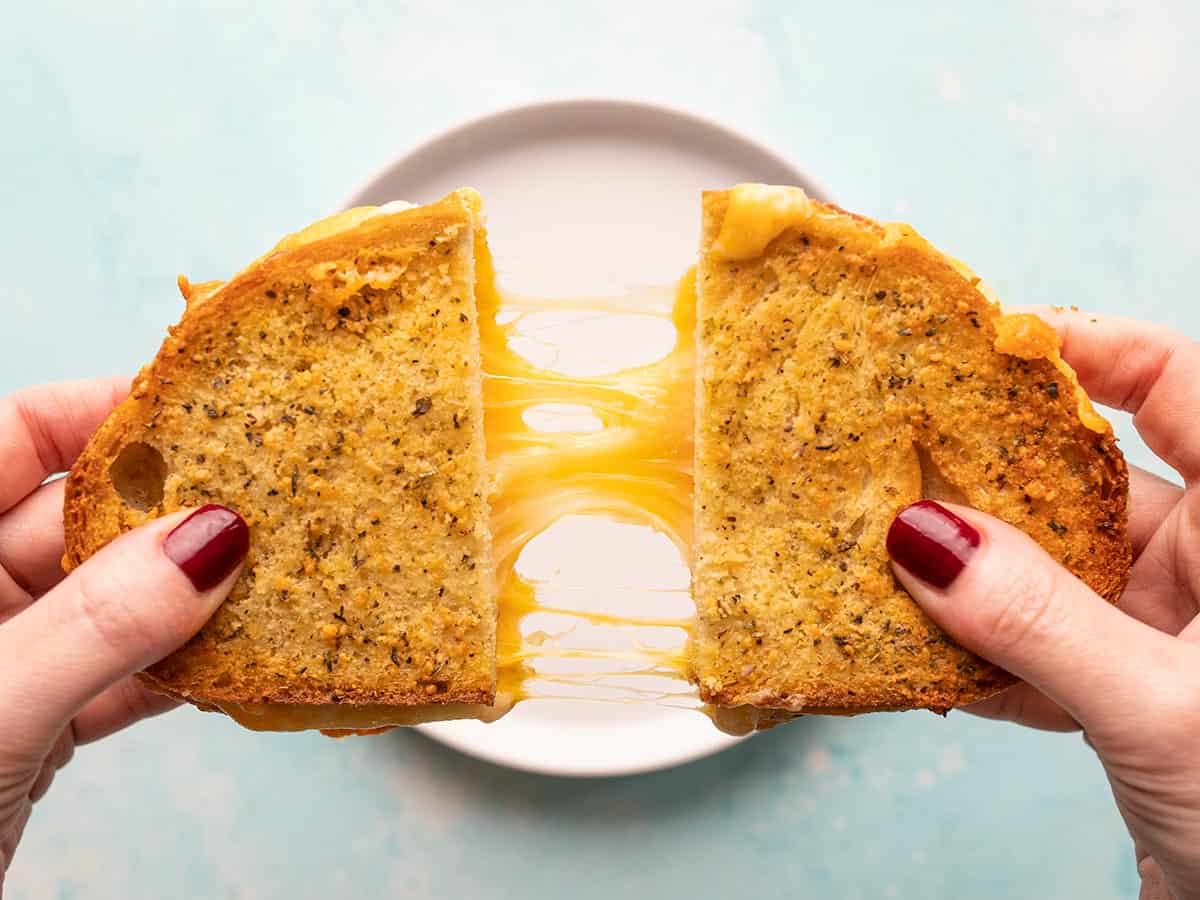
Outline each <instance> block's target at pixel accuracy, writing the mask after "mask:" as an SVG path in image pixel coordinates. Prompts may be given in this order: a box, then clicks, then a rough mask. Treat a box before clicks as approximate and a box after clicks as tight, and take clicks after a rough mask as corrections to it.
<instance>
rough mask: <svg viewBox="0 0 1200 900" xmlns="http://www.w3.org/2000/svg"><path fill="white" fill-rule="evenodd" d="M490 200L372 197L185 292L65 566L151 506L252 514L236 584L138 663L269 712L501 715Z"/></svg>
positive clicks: (96, 449)
mask: <svg viewBox="0 0 1200 900" xmlns="http://www.w3.org/2000/svg"><path fill="white" fill-rule="evenodd" d="M478 210H479V200H478V197H477V195H475V194H474V192H472V191H461V192H457V193H455V194H451V195H450V196H448V197H446V198H445V199H443V200H441V201H439V202H437V203H434V204H431V205H429V206H425V207H417V208H410V209H405V210H402V211H399V212H392V211H390V210H389V209H388V208H381V209H380V210H372V209H357V210H351V211H348V212H346V213H342V214H340V215H338V216H334V217H332V218H331V219H328V220H324V221H322V222H319V223H317V224H315V225H313V226H310V227H309V228H307V229H305V230H304V231H302V232H300V233H298V234H296V235H292V236H290V237H289V238H285V239H284V240H283V241H281V242H280V244H279V246H278V247H276V249H275V250H273V251H272V252H271V253H269V254H267V255H266V256H265V257H263V258H262V259H260V260H258V261H257V262H255V263H254V264H253V265H251V266H250V267H249V268H247V269H246V270H245V271H243V272H242V273H241V274H239V275H237V276H236V277H235V278H233V279H232V280H231V281H229V282H228V283H226V284H221V283H219V282H210V283H207V284H204V285H196V286H191V285H189V284H188V283H187V282H186V280H184V279H181V280H180V286H181V289H182V290H183V293H184V296H185V299H187V301H188V303H187V309H186V311H185V312H184V314H183V318H182V320H181V321H180V322H179V324H178V325H177V326H175V327H174V328H172V329H171V332H170V336H169V337H168V338H167V339H166V341H165V342H164V343H163V345H162V349H161V350H160V351H159V353H158V356H157V357H156V358H155V359H154V361H153V362H152V363H151V364H150V365H149V366H148V367H146V368H145V369H144V370H143V371H142V372H141V373H140V374H139V375H138V377H137V379H136V381H135V382H134V385H133V389H132V393H131V394H130V396H129V398H128V399H127V400H126V401H125V402H124V403H122V404H121V405H120V406H119V407H118V408H117V409H116V411H115V412H114V413H113V414H112V416H111V417H110V418H109V419H108V421H107V422H105V423H104V425H103V427H102V428H101V429H100V430H99V431H98V432H97V434H96V435H95V436H94V437H93V439H92V440H91V442H90V444H89V445H88V447H87V449H86V450H85V452H84V453H83V455H82V456H81V457H80V458H79V461H78V462H77V463H76V465H75V466H74V467H73V469H72V471H71V474H70V477H69V479H68V481H67V488H66V508H65V524H66V557H65V560H64V565H65V566H66V567H67V568H68V569H69V568H71V567H74V566H76V565H78V564H80V563H81V562H82V561H83V560H85V559H87V557H89V556H90V555H91V554H92V553H94V552H95V551H96V550H98V549H99V548H100V547H102V546H103V545H104V544H105V543H106V542H108V541H109V540H111V539H112V538H114V537H115V536H117V535H118V534H119V533H121V532H123V531H126V530H127V529H130V528H133V527H135V526H137V525H139V524H141V523H143V522H145V521H147V520H148V519H150V518H151V517H154V516H159V515H162V514H164V513H168V512H171V511H173V510H177V509H180V508H182V507H190V506H197V505H201V504H204V503H223V504H227V505H229V506H231V507H233V508H234V509H237V510H238V511H239V512H241V513H242V515H243V516H245V518H246V520H247V521H248V522H249V524H250V527H251V547H250V555H249V558H248V560H247V564H246V567H245V570H244V572H243V574H242V576H241V578H240V579H239V581H238V583H237V585H236V586H235V587H234V589H233V592H232V594H231V595H230V597H229V599H228V600H227V601H226V602H225V603H224V604H223V605H222V607H221V608H220V609H219V610H218V611H217V613H216V614H215V615H214V616H213V617H212V619H211V620H210V621H209V623H208V624H207V625H206V626H205V627H204V629H203V630H202V631H201V632H200V633H199V634H198V635H197V636H196V637H195V638H194V639H193V640H192V641H191V642H189V643H188V644H187V645H186V646H185V647H183V648H182V649H181V650H179V651H178V652H176V653H174V654H173V655H171V656H169V657H168V658H166V659H164V660H163V661H162V662H160V663H158V664H157V665H155V666H153V667H152V668H151V669H150V670H149V671H148V672H146V673H144V675H143V678H144V679H145V680H146V682H147V683H148V684H150V685H151V686H152V687H154V688H155V689H157V690H160V691H163V692H165V693H168V694H171V695H173V696H176V697H179V698H182V699H184V700H188V701H190V702H192V703H195V704H197V705H198V706H202V707H205V708H210V709H220V710H223V711H225V712H227V713H229V714H230V715H233V716H234V717H235V718H237V719H238V720H239V721H241V722H242V723H243V724H246V725H248V726H249V727H253V728H260V729H272V730H295V729H300V728H316V727H322V728H331V729H341V728H373V727H378V726H384V725H390V724H410V723H413V722H417V721H426V720H429V719H438V718H455V717H462V716H479V717H487V716H488V715H490V714H491V713H492V704H493V703H494V701H495V693H496V661H495V630H496V608H495V598H494V589H493V585H492V577H493V575H492V565H491V558H490V557H491V548H490V536H489V531H488V521H487V514H488V510H487V503H486V467H485V459H484V443H483V431H482V427H483V415H482V406H481V376H480V355H479V330H478V323H477V321H476V310H475V299H474V254H473V246H472V242H473V241H474V240H475V239H476V237H477V234H476V232H477V230H478V229H477V228H476V223H477V216H478Z"/></svg>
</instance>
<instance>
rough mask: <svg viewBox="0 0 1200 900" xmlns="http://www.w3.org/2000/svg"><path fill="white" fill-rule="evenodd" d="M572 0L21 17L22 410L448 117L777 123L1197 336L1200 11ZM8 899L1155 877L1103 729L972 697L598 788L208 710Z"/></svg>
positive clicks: (161, 724)
mask: <svg viewBox="0 0 1200 900" xmlns="http://www.w3.org/2000/svg"><path fill="white" fill-rule="evenodd" d="M550 6H551V4H518V3H503V4H501V3H496V4H491V3H488V4H484V3H478V4H470V5H468V4H464V3H442V4H438V5H437V6H436V8H434V9H427V8H423V6H420V5H417V4H404V5H401V4H396V3H384V2H378V3H372V2H361V3H356V4H353V5H346V6H344V7H342V8H340V9H337V10H333V9H325V8H323V6H322V5H318V4H310V3H299V2H285V0H260V2H258V3H256V4H253V5H248V6H243V5H242V4H240V3H228V4H219V5H217V4H214V5H212V6H210V7H208V8H203V9H202V8H199V7H191V6H187V5H180V4H168V3H150V2H148V3H135V2H119V3H117V2H112V3H96V4H83V3H80V4H78V6H77V7H72V6H71V5H70V4H61V3H41V4H21V5H20V6H19V7H17V6H15V5H14V6H13V7H11V8H9V9H7V10H6V12H5V14H4V16H3V21H4V24H3V26H2V27H0V123H2V124H0V135H2V137H0V185H3V187H2V188H0V196H2V201H3V202H2V205H0V248H2V249H0V261H2V262H3V277H0V302H2V303H3V311H4V314H3V318H2V319H0V323H2V324H0V329H2V330H3V334H4V337H5V341H4V353H3V354H2V355H0V391H8V390H10V389H14V388H17V387H19V386H20V385H23V384H27V383H31V382H37V381H43V380H51V379H58V378H65V377H74V376H85V375H92V374H98V373H109V372H118V371H126V372H127V371H131V370H132V369H133V368H135V367H136V366H137V365H139V364H140V363H141V362H143V361H144V360H145V359H146V358H148V357H149V355H150V354H151V353H152V352H153V350H154V349H155V347H156V346H157V343H158V341H159V340H160V338H161V336H162V333H163V329H164V326H165V325H166V324H167V323H168V322H170V321H173V320H174V319H175V318H176V316H177V315H178V313H179V311H180V301H179V300H178V295H177V293H176V290H175V287H174V279H175V275H176V273H177V272H179V271H183V272H187V273H188V274H189V275H192V276H194V277H195V278H197V279H200V278H205V277H219V276H222V275H226V274H228V273H229V272H231V271H233V270H234V269H236V268H237V267H239V266H240V265H241V264H243V263H244V262H245V261H246V260H248V259H250V258H252V257H254V256H255V255H257V254H258V253H259V252H261V251H262V250H263V249H264V248H266V247H267V246H269V245H270V244H271V243H272V242H273V241H274V239H275V238H277V237H278V236H279V235H280V234H282V233H283V232H285V231H288V230H291V229H293V228H294V227H295V226H297V225H299V224H301V223H303V222H306V221H308V220H310V219H312V218H314V217H316V216H318V215H321V214H324V213H326V212H328V211H330V210H331V209H332V208H333V207H334V206H335V205H336V204H337V203H338V202H339V201H340V200H341V199H342V198H343V197H344V196H345V195H346V194H347V192H348V191H349V190H350V188H351V187H353V186H355V185H356V184H357V183H359V181H360V180H361V179H362V178H363V177H365V176H366V175H367V174H369V173H370V172H372V171H373V170H374V169H376V168H377V167H378V166H380V165H381V164H382V163H384V162H385V161H386V160H387V159H388V158H389V157H391V156H392V155H394V154H395V153H396V152H397V151H398V150H400V149H402V148H403V147H405V146H407V145H409V144H410V143H412V142H413V141H414V140H416V139H417V138H419V137H421V136H423V135H425V134H427V133H429V132H430V131H432V130H435V129H438V128H440V127H442V126H445V125H449V124H451V123H454V122H456V121H459V120H461V119H463V118H464V117H468V116H471V115H474V114H477V113H479V112H483V111H486V110H490V109H492V108H495V107H498V106H501V105H506V104H509V103H513V102H520V101H525V100H529V99H533V98H537V97H544V96H549V95H558V96H561V95H567V94H619V95H625V96H633V97H643V98H647V99H655V100H661V101H666V102H669V103H673V104H677V105H683V106H685V107H690V108H692V109H695V110H697V111H700V112H703V113H706V114H708V115H710V116H712V117H715V118H718V119H721V120H724V121H726V122H728V123H729V124H731V125H734V126H746V127H749V128H751V129H752V130H753V131H755V132H756V133H759V134H762V135H765V136H767V137H768V138H769V139H771V140H772V141H773V142H774V143H775V144H776V145H777V146H778V147H779V148H780V149H782V150H783V151H785V152H786V153H789V154H791V155H793V156H794V157H796V158H797V159H799V160H800V161H801V163H802V164H804V165H806V166H807V167H808V168H809V169H810V170H811V171H812V172H813V173H814V174H816V175H817V177H818V178H820V179H821V180H822V181H824V182H825V183H826V184H827V185H828V186H829V187H830V188H831V189H832V191H833V192H834V194H835V196H836V197H837V198H838V199H839V201H840V202H842V204H843V205H845V206H847V207H850V208H852V209H857V210H862V211H864V212H867V213H870V214H873V215H876V216H879V217H882V218H903V219H907V220H910V221H912V222H914V223H916V224H917V225H918V227H919V228H921V230H922V231H923V232H924V233H926V234H927V236H929V237H930V238H931V239H932V240H933V241H934V242H935V243H938V244H940V245H942V246H944V247H946V248H947V249H949V250H950V251H952V252H954V253H955V254H956V255H958V256H961V257H962V258H964V259H966V260H969V261H970V263H971V264H972V266H973V267H974V268H976V269H977V270H978V271H979V272H980V273H982V274H983V275H984V276H985V277H986V278H987V279H988V280H989V281H990V282H991V283H992V284H993V286H994V287H995V288H996V290H997V292H998V293H999V294H1000V295H1001V296H1002V297H1004V298H1005V299H1006V300H1008V301H1012V302H1030V303H1034V302H1052V303H1076V304H1079V305H1080V306H1084V307H1087V308H1091V309H1097V310H1105V311H1111V312H1121V313H1125V314H1131V315H1138V316H1141V317H1145V318H1151V319H1156V320H1159V321H1162V322H1169V323H1173V324H1175V325H1176V326H1177V327H1179V328H1181V329H1183V330H1185V331H1187V332H1189V333H1190V334H1193V335H1196V334H1200V306H1198V304H1197V299H1196V297H1195V295H1194V290H1195V285H1196V284H1197V283H1200V262H1198V261H1197V259H1198V257H1197V227H1196V209H1197V208H1198V207H1200V179H1198V178H1197V159H1200V128H1198V127H1197V125H1196V112H1197V108H1198V106H1197V100H1198V93H1200V90H1198V86H1200V61H1198V60H1200V57H1197V55H1196V53H1195V43H1196V38H1197V35H1198V33H1200V29H1198V26H1200V21H1198V17H1197V14H1196V13H1195V12H1194V11H1193V10H1194V9H1195V7H1194V5H1192V4H1188V3H1184V2H1180V3H1176V4H1157V3H1140V4H1135V3H1128V4H1120V3H1104V2H1089V3H1084V2H1079V3H1069V4H1061V5H1058V6H1056V7H1055V8H1054V9H1053V10H1047V9H1046V8H1044V7H1046V6H1048V4H1041V3H1033V2H1030V3H1010V4H1003V3H986V4H985V3H947V4H944V5H939V4H932V3H916V2H907V3H904V4H886V5H884V4H879V7H880V8H879V9H878V10H876V11H873V12H872V11H869V10H868V8H867V7H868V4H861V3H820V4H803V5H802V4H797V3H789V2H759V3H728V4H713V3H692V4H686V5H678V6H674V7H669V6H667V5H666V4H654V3H649V2H642V3H637V4H620V3H594V4H586V5H585V4H577V5H572V4H559V5H558V8H556V9H551V8H550ZM1121 431H1122V434H1123V435H1124V436H1125V437H1126V441H1125V447H1126V450H1127V452H1128V453H1129V455H1130V457H1131V459H1132V460H1134V461H1136V462H1139V463H1142V464H1147V463H1148V458H1147V456H1146V453H1145V451H1144V449H1143V448H1141V447H1140V445H1138V444H1137V443H1136V442H1135V441H1134V440H1133V439H1132V438H1131V432H1130V430H1129V429H1128V426H1127V425H1126V424H1122V426H1121ZM8 891H9V894H8V896H9V897H11V898H14V900H17V898H20V900H24V898H52V897H53V898H69V897H170V896H181V897H184V896H189V897H191V896H194V897H230V898H256V900H258V898H275V897H279V898H285V897H286V898H303V897H337V896H343V895H350V894H352V893H353V894H357V895H360V896H377V895H384V894H386V895H387V896H391V897H414V898H425V897H459V896H463V897H514V898H517V897H519V898H523V900H525V898H528V900H541V898H551V897H558V896H563V895H571V896H573V897H575V898H577V900H586V898H600V897H610V896H647V897H668V896H677V895H684V894H685V893H686V894H687V895H690V896H691V897H693V898H709V897H712V898H728V897H759V896H775V895H788V896H797V897H837V898H842V897H845V898H851V897H861V898H875V897H937V896H946V897H965V896H972V897H979V898H1000V897H1013V896H1037V897H1041V898H1046V897H1063V898H1066V897H1088V898H1101V900H1103V898H1110V897H1132V896H1134V895H1135V894H1136V874H1135V870H1134V865H1133V860H1132V853H1131V848H1130V846H1129V842H1128V839H1127V837H1126V835H1125V832H1124V829H1123V827H1122V825H1121V822H1120V819H1119V817H1118V815H1117V813H1116V811H1115V809H1114V808H1113V806H1112V802H1111V798H1110V796H1109V792H1108V787H1107V785H1106V783H1105V781H1104V779H1103V777H1102V774H1101V772H1100V769H1099V767H1098V765H1097V764H1096V762H1095V761H1094V759H1093V758H1092V757H1091V755H1090V754H1089V752H1088V751H1087V749H1086V748H1085V747H1084V745H1083V744H1082V742H1081V741H1080V740H1079V739H1078V737H1073V736H1067V737H1063V736H1047V735H1039V734H1034V733H1031V732H1023V731H1021V730H1018V729H1016V728H1014V727H1009V726H1005V725H1000V724H993V723H985V722H980V721H976V720H973V719H971V718H969V717H966V716H963V715H951V716H950V717H949V718H948V719H946V720H944V721H943V720H940V719H937V718H935V717H933V716H930V715H927V714H906V715H888V716H873V717H866V718H861V719H857V720H844V721H843V720H807V721H802V722H800V723H798V724H795V725H792V726H790V727H787V728H783V729H779V730H777V731H776V732H774V733H770V734H768V735H766V736H763V737H760V738H757V739H755V740H753V741H751V742H749V743H747V744H744V745H742V746H740V747H739V748H737V749H735V750H733V751H731V752H729V753H726V754H725V755H723V756H721V757H718V758H714V759H710V760H707V761H704V762H701V763H697V764H694V765H691V766H688V767H685V768H682V769H679V770H676V771H673V772H668V773H662V774H658V775H653V776H648V777H641V778H632V779H623V780H617V781H596V782H575V781H557V780H551V779H543V778H538V777H532V776H526V775H521V774H514V773H511V772H506V771H502V770H499V769H494V768H491V767H489V766H486V765H483V764H479V763H475V762H472V761H470V760H467V759H465V758H462V757H459V756H457V755H455V754H453V753H451V752H449V751H446V750H443V749H441V748H439V747H437V746H435V745H433V744H431V743H429V742H427V741H426V740H424V739H423V738H421V737H420V736H418V735H416V734H412V733H403V734H396V735H392V736H388V737H385V738H381V739H375V740H351V741H344V742H340V743H335V742H332V741H328V740H326V739H323V738H319V737H307V736H301V737H272V736H257V735H251V734H248V733H245V732H242V731H239V730H238V729H237V728H236V727H234V726H233V725H232V724H230V723H228V722H226V721H224V720H223V719H221V718H219V717H215V716H206V715H203V714H200V713H197V712H194V711H191V710H187V711H182V712H178V713H175V714H172V715H170V716H167V717H165V718H163V719H160V720H157V721H155V722H152V723H148V724H144V725H142V726H139V727H137V728H135V729H133V730H131V731H130V732H127V733H126V734H124V735H122V736H120V737H118V738H114V739H111V740H109V741H106V742H104V743H102V744H100V745H97V746H94V747H89V748H86V749H84V750H83V751H82V752H80V753H79V755H78V756H77V758H76V761H75V762H74V763H73V764H72V766H71V767H70V768H69V769H68V770H67V771H66V772H65V773H64V774H63V775H62V776H61V777H60V779H59V781H58V783H57V784H56V785H55V788H54V790H53V791H52V792H51V795H50V797H49V798H48V799H47V800H46V801H44V802H43V803H42V804H41V805H39V807H38V809H37V810H36V812H35V815H34V818H33V820H32V823H31V824H30V827H29V831H28V833H27V835H26V837H25V840H24V843H23V845H22V847H21V848H20V852H19V853H18V855H17V859H16V863H15V865H14V867H13V869H12V870H11V872H10V875H9V883H8Z"/></svg>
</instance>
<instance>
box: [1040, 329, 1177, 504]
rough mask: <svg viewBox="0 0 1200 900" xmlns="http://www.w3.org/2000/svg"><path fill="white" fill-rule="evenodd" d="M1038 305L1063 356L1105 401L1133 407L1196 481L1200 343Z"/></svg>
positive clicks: (1170, 459) (1149, 437)
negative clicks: (1194, 427)
mask: <svg viewBox="0 0 1200 900" xmlns="http://www.w3.org/2000/svg"><path fill="white" fill-rule="evenodd" d="M1036 312H1037V314H1038V315H1039V316H1041V317H1042V318H1044V319H1045V320H1046V321H1047V322H1048V323H1049V324H1050V325H1052V326H1053V327H1054V328H1055V330H1056V331H1057V332H1058V334H1059V339H1060V340H1061V342H1062V356H1063V359H1065V360H1066V361H1067V362H1068V363H1070V365H1071V367H1072V368H1073V369H1074V370H1075V373H1076V374H1077V375H1078V376H1079V382H1080V384H1082V385H1083V388H1084V390H1086V391H1087V392H1088V394H1089V395H1090V396H1091V397H1092V399H1093V400H1096V401H1097V402H1099V403H1103V404H1104V405H1105V406H1112V407H1115V408H1117V409H1123V410H1125V411H1126V412H1131V413H1134V418H1133V424H1134V426H1135V427H1136V428H1137V430H1138V434H1140V435H1141V436H1142V438H1143V440H1145V441H1146V444H1147V445H1148V446H1149V447H1150V449H1151V450H1153V451H1154V452H1155V454H1157V455H1158V457H1159V458H1160V459H1162V460H1164V461H1165V462H1166V463H1167V464H1168V465H1169V466H1171V468H1173V469H1174V470H1175V471H1176V472H1178V473H1179V474H1180V475H1182V476H1183V479H1184V481H1186V482H1188V483H1191V482H1192V481H1193V480H1194V479H1195V478H1196V477H1197V476H1198V475H1200V444H1198V443H1197V442H1196V441H1195V440H1193V439H1192V434H1191V428H1192V423H1193V422H1196V421H1197V420H1200V345H1198V344H1197V343H1196V342H1195V341H1193V340H1191V339H1190V338H1188V337H1185V336H1184V335H1182V334H1179V333H1178V332H1176V331H1173V330H1171V329H1170V328H1165V327H1163V326H1161V325H1153V324H1151V323H1149V322H1139V321H1137V320H1135V319H1122V318H1118V317H1115V316H1099V315H1094V314H1092V313H1085V312H1076V311H1072V310H1065V309H1055V308H1050V307H1038V308H1037V309H1036Z"/></svg>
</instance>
